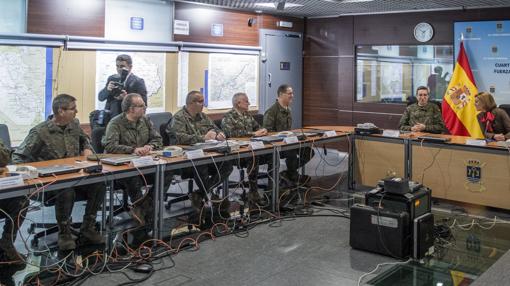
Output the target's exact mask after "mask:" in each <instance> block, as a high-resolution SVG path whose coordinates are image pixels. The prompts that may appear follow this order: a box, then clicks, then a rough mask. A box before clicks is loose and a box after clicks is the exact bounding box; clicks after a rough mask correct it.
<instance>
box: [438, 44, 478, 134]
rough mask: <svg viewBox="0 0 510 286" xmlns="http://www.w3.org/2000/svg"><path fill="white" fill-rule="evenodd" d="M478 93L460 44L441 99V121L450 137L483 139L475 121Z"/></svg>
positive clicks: (464, 52)
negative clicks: (450, 76) (476, 96)
mask: <svg viewBox="0 0 510 286" xmlns="http://www.w3.org/2000/svg"><path fill="white" fill-rule="evenodd" d="M477 93H478V89H477V88H476V84H475V79H474V77H473V73H472V72H471V67H470V66H469V60H468V58H467V55H466V51H465V50H464V42H463V41H461V42H460V50H459V55H458V56H457V62H456V63H455V68H454V70H453V75H452V78H451V79H450V83H449V84H448V88H447V89H446V93H445V95H444V98H443V108H442V109H443V111H442V112H443V120H444V123H445V125H446V128H448V130H449V131H450V133H451V134H452V135H462V136H470V137H474V138H484V135H483V132H482V129H481V128H480V125H479V123H478V120H477V119H476V115H477V114H478V112H477V111H476V108H475V95H476V94H477Z"/></svg>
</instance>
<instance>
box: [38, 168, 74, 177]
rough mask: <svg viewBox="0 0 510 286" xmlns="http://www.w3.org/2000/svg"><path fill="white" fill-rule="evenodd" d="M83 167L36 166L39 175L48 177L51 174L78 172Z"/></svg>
mask: <svg viewBox="0 0 510 286" xmlns="http://www.w3.org/2000/svg"><path fill="white" fill-rule="evenodd" d="M81 169H83V167H79V166H73V165H53V166H48V167H42V168H37V172H38V173H39V177H49V176H53V175H62V174H69V173H76V172H79V171H80V170H81Z"/></svg>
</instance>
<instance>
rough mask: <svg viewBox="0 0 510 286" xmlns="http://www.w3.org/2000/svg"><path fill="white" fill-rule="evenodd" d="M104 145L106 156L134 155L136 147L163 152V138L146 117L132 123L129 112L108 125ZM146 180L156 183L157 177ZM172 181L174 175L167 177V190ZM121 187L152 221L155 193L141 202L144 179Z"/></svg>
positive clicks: (123, 182) (125, 182) (131, 180)
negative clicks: (108, 154) (145, 147)
mask: <svg viewBox="0 0 510 286" xmlns="http://www.w3.org/2000/svg"><path fill="white" fill-rule="evenodd" d="M103 145H104V147H105V152H106V153H116V154H132V153H133V152H134V150H135V149H136V148H139V147H143V146H145V145H151V146H152V147H153V149H161V147H162V146H163V139H162V138H161V135H160V134H159V133H158V132H157V131H156V130H155V129H154V126H153V124H152V122H151V121H150V120H149V119H148V118H147V117H146V116H143V117H142V118H140V119H139V120H138V121H136V122H132V121H129V120H128V119H127V117H126V113H121V114H119V115H117V116H115V117H114V118H113V119H112V120H111V121H110V123H108V126H107V127H106V134H105V136H104V138H103ZM146 179H147V182H148V184H153V183H154V176H152V175H149V176H146ZM171 179H172V175H171V174H170V173H167V174H165V188H166V187H168V186H169V182H170V181H171ZM117 184H118V185H120V187H121V188H123V189H125V190H126V192H127V193H128V196H129V199H130V200H131V202H132V203H135V202H136V203H137V204H136V205H137V206H140V205H141V209H143V214H142V215H143V216H144V217H145V218H147V219H150V218H152V212H153V209H152V206H153V203H152V202H153V193H152V192H150V193H149V194H148V195H147V196H146V199H145V200H143V201H139V200H140V198H142V196H143V194H142V190H141V188H142V186H143V185H144V182H143V180H142V179H141V178H140V177H131V178H126V179H122V180H118V181H117ZM137 215H139V214H137Z"/></svg>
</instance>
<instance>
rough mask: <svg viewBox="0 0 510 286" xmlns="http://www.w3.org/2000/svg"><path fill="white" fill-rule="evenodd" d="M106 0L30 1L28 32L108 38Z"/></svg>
mask: <svg viewBox="0 0 510 286" xmlns="http://www.w3.org/2000/svg"><path fill="white" fill-rule="evenodd" d="M104 18H105V0H87V1H68V0H30V1H28V7H27V32H28V33H35V34H55V35H72V36H91V37H104Z"/></svg>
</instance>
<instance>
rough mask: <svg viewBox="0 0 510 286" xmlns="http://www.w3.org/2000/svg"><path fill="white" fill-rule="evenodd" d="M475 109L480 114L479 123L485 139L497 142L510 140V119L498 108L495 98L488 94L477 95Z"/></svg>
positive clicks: (478, 116)
mask: <svg viewBox="0 0 510 286" xmlns="http://www.w3.org/2000/svg"><path fill="white" fill-rule="evenodd" d="M475 107H476V110H477V111H480V113H478V115H477V118H478V123H480V128H482V131H483V133H484V134H485V138H487V139H493V140H496V141H504V140H507V139H510V117H509V116H508V114H507V113H506V111H504V110H503V109H501V108H497V107H496V102H495V101H494V97H492V95H491V94H490V93H488V92H480V93H478V94H477V95H475Z"/></svg>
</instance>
